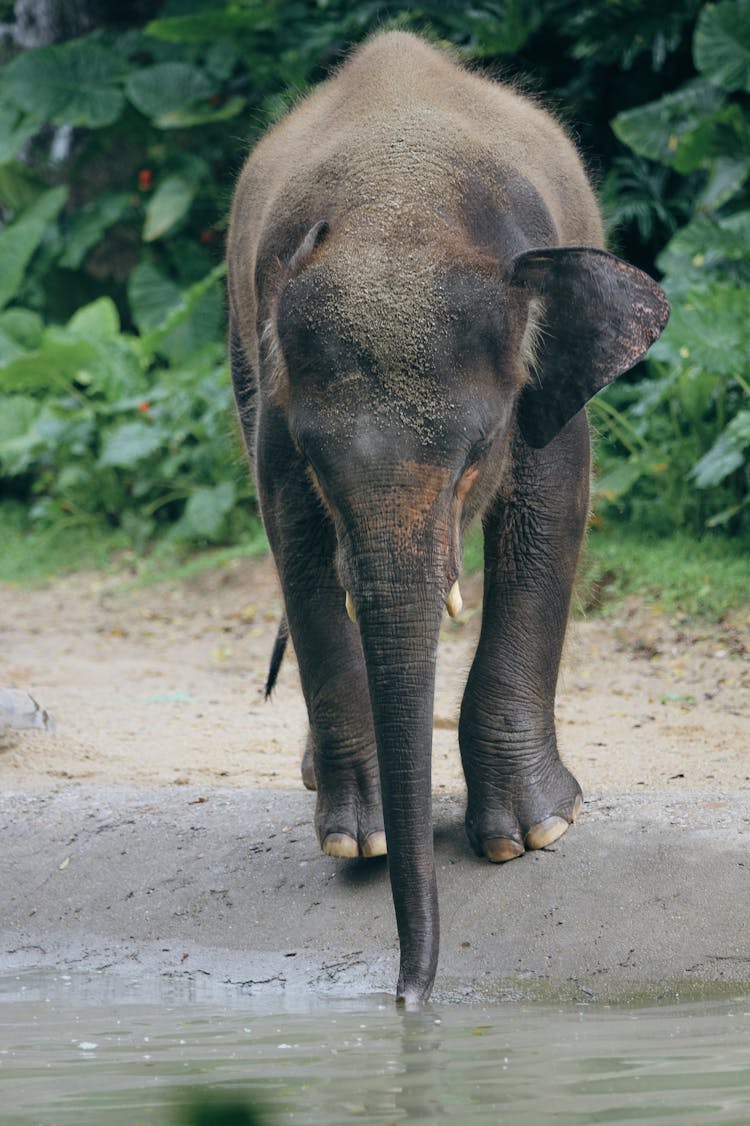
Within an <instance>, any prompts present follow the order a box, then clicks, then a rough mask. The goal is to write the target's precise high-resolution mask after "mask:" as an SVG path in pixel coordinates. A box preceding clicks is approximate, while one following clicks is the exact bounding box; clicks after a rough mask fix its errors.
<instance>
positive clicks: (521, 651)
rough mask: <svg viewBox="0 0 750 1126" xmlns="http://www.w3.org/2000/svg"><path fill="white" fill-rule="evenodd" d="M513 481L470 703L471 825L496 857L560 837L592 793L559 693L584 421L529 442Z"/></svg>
mask: <svg viewBox="0 0 750 1126" xmlns="http://www.w3.org/2000/svg"><path fill="white" fill-rule="evenodd" d="M515 452H516V460H515V473H514V481H513V485H512V488H511V487H509V488H508V490H507V494H506V496H505V497H504V498H503V499H502V500H498V501H497V502H496V503H495V505H494V507H493V508H492V509H491V510H490V512H489V513H488V514H487V516H486V517H485V522H484V534H485V590H484V606H483V617H482V631H481V636H480V640H479V645H478V647H477V653H476V656H475V659H474V663H473V666H472V669H471V673H470V675H469V680H468V683H467V686H466V692H465V694H464V699H463V704H462V707H461V720H460V726H459V739H460V744H461V758H462V761H463V767H464V773H465V776H466V783H467V789H468V803H467V810H466V830H467V833H468V836H469V840H470V842H471V844H472V847H473V848H474V850H475V851H476V852H477V854H478V855H480V856H486V857H488V859H490V860H493V861H498V862H499V861H505V860H512V859H513V858H514V857H516V856H520V855H521V854H522V853H523V852H524V851H525V850H526V849H533V848H544V847H545V845H548V844H551V843H552V842H553V841H554V840H556V839H557V838H558V837H559V836H561V835H562V834H563V833H564V832H565V830H566V829H567V828H568V826H569V825H570V824H571V823H572V822H573V821H574V820H575V818H576V815H577V814H578V811H579V809H580V806H581V801H582V798H581V789H580V786H579V785H578V782H577V781H576V779H575V778H574V777H573V775H572V774H571V773H570V771H569V770H567V769H566V767H565V766H564V765H563V764H562V762H561V761H560V756H559V754H558V750H557V739H556V734H555V716H554V707H555V689H556V684H557V675H558V670H559V664H560V655H561V652H562V645H563V640H564V635H565V627H566V624H567V618H568V610H569V605H570V595H571V590H572V585H573V580H574V575H575V567H576V562H577V558H578V552H579V548H580V544H581V540H582V537H583V533H584V528H585V523H586V515H587V510H588V474H589V458H588V431H587V428H586V421H585V419H584V418H583V416H582V415H581V416H577V418H576V419H574V420H572V422H571V423H570V424H569V425H568V427H566V429H565V430H564V431H563V432H562V434H561V435H560V436H559V437H558V438H557V439H556V440H555V442H553V443H552V444H551V445H550V446H549V447H547V448H546V449H544V450H541V451H531V450H529V449H528V448H527V447H525V446H522V445H521V443H520V442H519V444H518V448H517V450H516V451H515Z"/></svg>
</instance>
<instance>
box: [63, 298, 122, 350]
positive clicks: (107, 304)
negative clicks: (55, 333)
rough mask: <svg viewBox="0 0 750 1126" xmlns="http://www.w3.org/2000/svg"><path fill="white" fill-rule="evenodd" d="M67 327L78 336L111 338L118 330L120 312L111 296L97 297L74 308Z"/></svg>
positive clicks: (116, 334)
mask: <svg viewBox="0 0 750 1126" xmlns="http://www.w3.org/2000/svg"><path fill="white" fill-rule="evenodd" d="M68 328H69V329H70V330H71V332H74V333H76V334H77V335H78V336H84V337H92V336H93V337H100V338H101V339H103V340H107V339H110V340H111V339H113V338H116V337H117V336H118V334H119V332H120V314H119V313H118V312H117V306H116V305H115V303H114V301H113V300H112V298H111V297H99V298H98V299H97V300H96V301H92V302H91V304H90V305H84V306H83V308H81V309H78V310H76V312H75V313H74V314H73V316H72V317H71V318H70V320H69V321H68Z"/></svg>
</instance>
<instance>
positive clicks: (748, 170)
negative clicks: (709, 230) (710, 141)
mask: <svg viewBox="0 0 750 1126" xmlns="http://www.w3.org/2000/svg"><path fill="white" fill-rule="evenodd" d="M748 176H750V160H748V158H747V157H746V156H740V157H737V158H734V157H731V156H717V157H716V159H715V160H714V161H713V162H712V164H711V166H710V168H709V174H708V180H707V181H706V186H705V187H704V189H703V191H702V192H701V194H700V196H699V197H698V199H697V201H696V203H697V206H699V207H702V208H703V209H704V210H705V211H717V210H718V209H719V208H720V207H722V206H723V205H724V204H725V203H726V202H727V201H728V200H730V199H732V198H733V197H734V196H736V195H737V194H738V192H739V191H740V190H741V189H742V187H743V186H744V184H745V183H746V181H747V178H748Z"/></svg>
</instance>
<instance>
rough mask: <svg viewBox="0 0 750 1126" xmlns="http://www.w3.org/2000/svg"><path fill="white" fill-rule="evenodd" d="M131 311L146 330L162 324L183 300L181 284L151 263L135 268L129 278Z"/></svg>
mask: <svg viewBox="0 0 750 1126" xmlns="http://www.w3.org/2000/svg"><path fill="white" fill-rule="evenodd" d="M128 301H129V303H130V312H131V313H132V316H133V320H134V321H135V323H136V325H137V326H138V329H139V331H140V332H142V333H147V332H149V331H150V330H153V329H157V328H159V327H160V326H162V325H163V324H164V323H165V321H166V319H167V317H168V315H169V313H170V312H171V311H172V310H174V309H175V308H177V306H179V305H180V303H181V301H182V293H181V291H180V287H179V286H178V285H177V284H176V283H175V282H173V281H172V280H171V279H170V278H167V277H165V276H164V274H162V273H160V271H159V270H157V268H156V266H152V265H150V263H148V262H141V263H140V265H138V266H136V268H135V269H134V270H133V271H131V274H130V277H129V278H128Z"/></svg>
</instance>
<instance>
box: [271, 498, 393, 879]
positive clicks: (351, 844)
mask: <svg viewBox="0 0 750 1126" xmlns="http://www.w3.org/2000/svg"><path fill="white" fill-rule="evenodd" d="M269 491H270V490H266V498H265V504H264V520H265V523H266V529H267V531H268V537H269V540H270V543H271V547H272V550H273V552H274V556H275V558H276V564H277V567H278V570H279V576H280V579H281V585H282V589H283V592H284V602H285V607H286V615H287V620H288V623H289V632H290V634H291V637H292V641H293V643H294V649H295V653H296V656H297V662H298V665H299V671H300V679H301V681H302V690H303V693H304V696H305V702H306V704H307V713H308V718H309V722H310V730H309V734H308V738H307V743H306V747H305V753H304V756H303V760H302V778H303V781H304V783H305V785H306V786H307V787H308V789H314V790H315V791H316V811H315V829H316V833H317V836H318V840H319V842H320V846H321V848H322V849H323V851H324V852H326V853H328V855H329V856H341V857H355V856H366V857H370V856H380V855H383V854H385V851H386V843H385V833H384V829H383V812H382V806H381V799H380V779H379V773H378V762H377V751H376V747H375V735H374V730H373V722H372V711H371V707H370V696H369V691H368V685H367V675H366V672H365V665H364V658H363V655H362V643H361V640H360V636H359V629H358V628H357V626H356V625H354V624H353V623H352V622H351V621H350V620H349V618H348V616H347V613H346V608H345V593H344V591H343V590H342V588H341V586H340V584H339V581H338V578H337V575H336V571H335V566H334V557H335V549H336V540H335V534H334V531H333V527H332V525H331V522H330V520H329V519H328V517H327V514H326V513H325V512H324V511H323V509H322V507H321V505H320V502H319V501H318V499H317V497H316V496H315V495H314V494H313V493H312V490H311V489H310V486H309V484H308V483H307V481H306V480H304V479H303V478H300V480H298V481H296V482H291V483H290V482H287V484H286V486H285V488H284V489H283V490H282V491H281V492H280V493H279V494H278V495H277V496H276V497H274V498H273V499H270V498H269V495H268V493H269Z"/></svg>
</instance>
